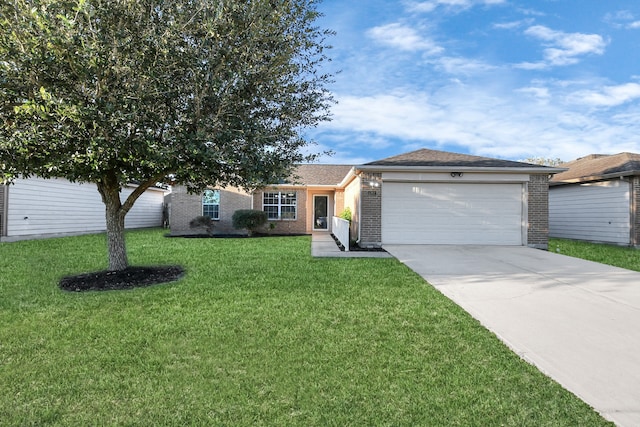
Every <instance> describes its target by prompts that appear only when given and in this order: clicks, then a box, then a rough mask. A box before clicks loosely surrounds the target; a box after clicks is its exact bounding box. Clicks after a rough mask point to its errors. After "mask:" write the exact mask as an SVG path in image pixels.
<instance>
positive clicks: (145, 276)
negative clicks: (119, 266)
mask: <svg viewBox="0 0 640 427" xmlns="http://www.w3.org/2000/svg"><path fill="white" fill-rule="evenodd" d="M184 273H185V271H184V269H183V268H182V267H180V266H178V265H170V266H155V267H127V268H126V269H124V270H122V271H109V270H103V271H97V272H94V273H86V274H79V275H76V276H67V277H64V278H62V279H61V280H60V283H59V284H58V286H59V287H60V289H62V290H63V291H69V292H83V291H111V290H125V289H134V288H140V287H145V286H151V285H157V284H161V283H169V282H175V281H177V280H180V279H181V278H182V277H183V276H184Z"/></svg>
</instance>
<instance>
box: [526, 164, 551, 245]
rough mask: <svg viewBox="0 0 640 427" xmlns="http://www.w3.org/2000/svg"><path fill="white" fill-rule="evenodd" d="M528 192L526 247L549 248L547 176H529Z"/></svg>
mask: <svg viewBox="0 0 640 427" xmlns="http://www.w3.org/2000/svg"><path fill="white" fill-rule="evenodd" d="M528 187H529V190H528V210H529V212H528V224H527V245H528V246H530V247H533V248H537V249H548V247H549V175H547V174H544V175H531V176H530V177H529V185H528Z"/></svg>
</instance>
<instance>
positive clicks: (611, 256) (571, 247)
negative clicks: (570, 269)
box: [549, 239, 640, 271]
mask: <svg viewBox="0 0 640 427" xmlns="http://www.w3.org/2000/svg"><path fill="white" fill-rule="evenodd" d="M549 250H550V251H554V252H558V253H561V254H563V255H568V256H572V257H576V258H582V259H586V260H589V261H595V262H599V263H601V264H608V265H613V266H616V267H621V268H626V269H627V270H634V271H640V251H638V249H635V248H630V247H627V246H616V245H607V244H604V243H589V242H581V241H578V240H566V239H549Z"/></svg>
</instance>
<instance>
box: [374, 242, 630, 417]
mask: <svg viewBox="0 0 640 427" xmlns="http://www.w3.org/2000/svg"><path fill="white" fill-rule="evenodd" d="M385 249H386V250H387V251H388V252H390V253H391V254H392V255H394V256H395V257H396V258H398V259H399V260H400V261H401V262H403V263H405V264H406V265H407V266H409V267H410V268H411V269H413V270H414V271H416V272H417V273H418V274H420V275H421V276H422V277H424V278H425V279H426V280H427V281H428V282H429V283H430V284H432V285H433V286H434V287H435V288H436V289H438V290H439V291H440V292H442V293H443V294H444V295H446V296H447V297H449V298H450V299H452V300H453V301H454V302H456V303H457V304H458V305H460V306H461V307H462V308H464V309H465V310H466V311H467V312H469V313H470V314H471V315H472V316H474V317H475V318H476V319H478V320H479V321H480V322H481V323H482V324H483V325H484V326H485V327H487V328H488V329H489V330H491V331H493V332H494V333H495V334H496V335H497V336H498V337H499V338H500V339H502V340H503V341H504V342H505V343H506V344H507V345H508V346H509V347H511V348H512V349H513V350H514V351H515V352H516V353H517V354H519V355H520V356H521V357H522V358H524V359H525V360H527V361H529V362H531V363H532V364H534V365H535V366H537V367H538V368H539V369H540V370H541V371H542V372H544V373H545V374H547V375H549V376H550V377H552V378H553V379H555V380H556V381H558V382H559V383H560V384H561V385H563V386H564V387H565V388H566V389H568V390H570V391H571V392H573V393H574V394H576V395H577V396H578V397H580V398H581V399H583V400H584V401H585V402H587V403H588V404H589V405H591V406H593V407H594V408H595V409H596V410H597V411H598V412H599V413H601V414H602V415H603V416H604V417H605V418H607V419H609V420H611V421H614V422H615V423H616V424H617V425H619V426H629V427H632V426H640V273H637V272H632V271H628V270H624V269H620V268H615V267H610V266H606V265H602V264H598V263H593V262H589V261H584V260H580V259H577V258H571V257H567V256H563V255H559V254H555V253H550V252H546V251H541V250H536V249H531V248H526V247H495V246H493V247H492V246H482V247H480V246H446V245H445V246H443V245H434V246H414V245H412V246H402V245H391V246H385ZM638 256H640V253H639V254H638Z"/></svg>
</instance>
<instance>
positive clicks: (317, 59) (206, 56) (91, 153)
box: [0, 0, 333, 255]
mask: <svg viewBox="0 0 640 427" xmlns="http://www.w3.org/2000/svg"><path fill="white" fill-rule="evenodd" d="M317 17H318V12H317V11H316V2H315V0H249V1H210V0H193V1H186V2H184V1H183V2H158V1H156V0H127V1H105V0H81V1H78V2H74V1H71V2H67V1H58V0H39V1H37V2H33V1H30V0H15V1H3V2H0V28H1V31H0V182H2V181H10V180H11V179H13V178H15V177H16V176H18V175H23V176H30V175H38V176H42V177H45V178H46V177H62V178H67V179H69V180H71V181H78V182H94V183H96V184H97V185H98V190H99V191H100V193H101V195H102V199H103V201H104V202H105V207H106V211H107V218H108V221H107V227H108V230H109V231H110V233H109V236H110V241H109V247H110V248H111V249H113V250H115V249H114V248H115V247H117V246H119V245H121V243H119V242H120V241H122V240H123V239H121V235H122V228H123V224H124V216H125V215H126V213H127V212H128V211H129V210H130V208H131V206H132V205H133V203H134V202H135V200H136V199H137V198H138V197H139V196H140V194H141V193H142V192H143V191H144V189H145V188H148V187H149V186H151V185H154V184H155V183H156V182H158V181H162V180H164V179H167V177H169V176H170V177H171V179H173V180H174V182H177V183H183V184H185V185H187V186H188V187H189V189H190V190H192V191H201V190H202V189H204V188H206V187H207V186H215V185H226V184H229V185H234V186H239V187H245V188H253V187H255V186H259V185H261V184H265V183H272V182H275V181H276V179H275V178H280V177H282V176H286V175H288V174H289V170H290V169H291V167H292V165H293V164H294V163H299V162H303V161H306V160H310V159H311V158H313V157H314V156H313V155H310V156H308V155H305V154H303V153H302V149H303V148H304V147H305V146H306V145H307V144H308V141H306V140H305V139H303V138H302V137H301V133H300V131H301V129H303V128H307V127H313V126H316V125H317V124H318V123H320V122H322V121H324V120H327V119H328V117H329V107H330V105H331V104H332V102H333V100H332V98H331V95H330V93H329V92H328V90H327V89H326V87H325V86H326V84H327V83H329V82H330V80H331V76H330V75H328V74H323V73H321V72H320V66H321V64H322V63H323V62H325V61H327V60H328V58H327V56H326V54H325V49H327V47H328V46H327V44H326V38H327V37H329V36H330V35H331V34H332V33H331V32H330V31H328V30H323V29H321V28H319V27H317V26H316V25H315V23H314V22H315V20H316V18H317ZM129 182H137V183H139V187H138V188H139V191H135V192H133V193H132V194H131V196H129V198H128V199H127V200H126V201H125V202H124V203H121V201H120V199H119V192H120V189H121V188H122V187H123V186H124V185H126V184H127V183H129ZM111 249H110V255H111V254H112V251H111ZM119 250H121V251H124V249H123V248H122V247H120V248H119Z"/></svg>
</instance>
